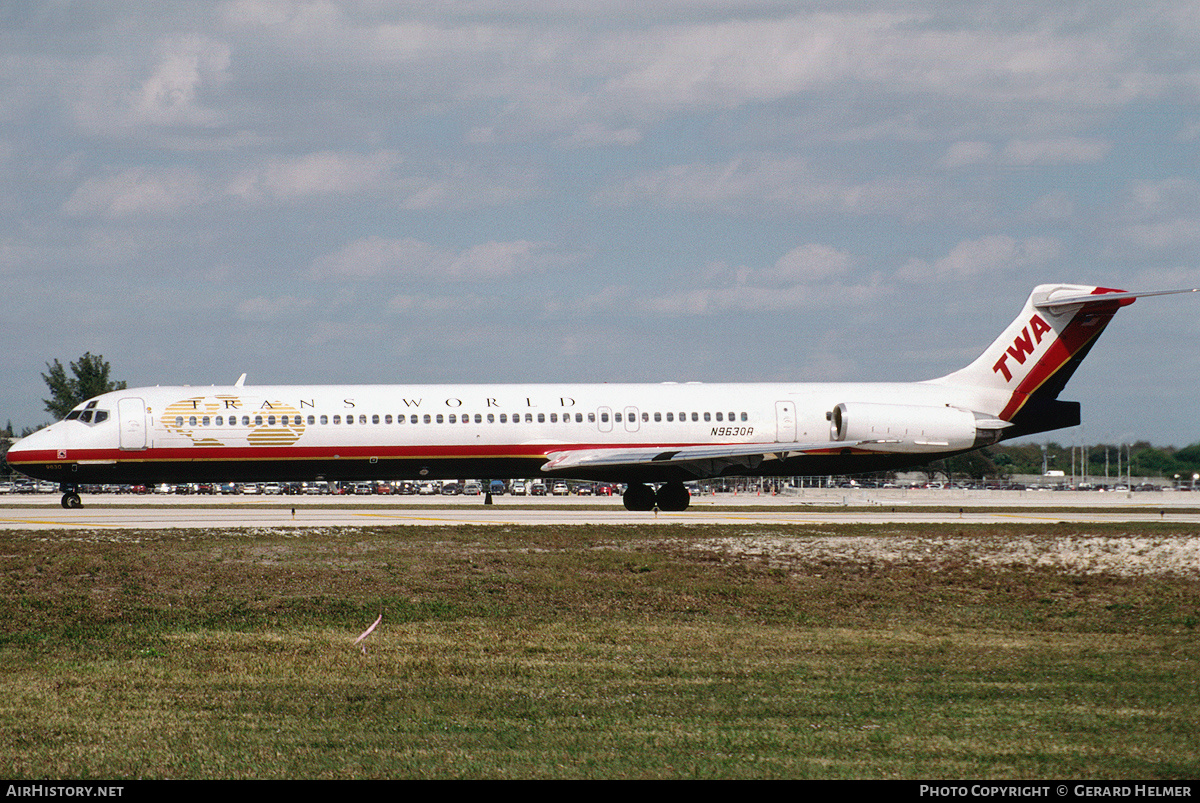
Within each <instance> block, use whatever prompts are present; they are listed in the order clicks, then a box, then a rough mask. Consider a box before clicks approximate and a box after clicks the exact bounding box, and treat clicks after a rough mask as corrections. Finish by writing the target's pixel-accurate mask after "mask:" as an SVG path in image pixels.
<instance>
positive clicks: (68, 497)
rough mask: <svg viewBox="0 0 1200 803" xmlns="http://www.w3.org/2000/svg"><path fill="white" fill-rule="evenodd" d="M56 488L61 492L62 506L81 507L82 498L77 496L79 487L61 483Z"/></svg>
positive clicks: (71, 508) (70, 508) (67, 507)
mask: <svg viewBox="0 0 1200 803" xmlns="http://www.w3.org/2000/svg"><path fill="white" fill-rule="evenodd" d="M58 490H60V491H62V492H63V498H62V506H63V507H65V508H66V509H67V510H74V509H75V508H80V507H83V500H82V499H80V498H79V489H78V488H77V487H76V486H74V485H67V484H66V483H63V484H62V485H61V486H60V487H59V489H58Z"/></svg>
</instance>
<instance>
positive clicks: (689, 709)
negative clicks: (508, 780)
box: [0, 525, 1200, 778]
mask: <svg viewBox="0 0 1200 803" xmlns="http://www.w3.org/2000/svg"><path fill="white" fill-rule="evenodd" d="M1195 538H1196V534H1195V533H1193V532H1191V531H1187V530H1185V529H1180V528H1172V527H1168V526H1158V527H1150V528H1146V529H1145V530H1143V531H1141V532H1138V533H1129V532H1124V531H1121V530H1118V529H1114V528H1112V527H1106V526H1088V527H1087V528H1086V529H1081V528H1075V527H1067V526H1062V525H1059V526H1047V527H1040V528H1037V527H1024V528H1021V529H1019V530H1016V529H1013V528H1004V527H979V528H973V529H964V528H951V527H946V528H937V527H928V526H923V527H896V528H889V529H888V530H887V531H880V529H879V528H870V527H863V526H846V527H837V528H829V527H825V528H823V530H817V529H815V528H795V529H787V530H780V529H779V528H771V529H759V528H745V527H739V528H721V527H694V528H693V527H680V528H677V529H673V530H665V529H663V528H654V529H652V530H648V531H641V530H639V529H637V528H632V527H628V528H627V527H615V526H614V527H592V526H580V527H571V528H551V527H524V528H523V527H461V528H440V527H439V528H413V527H404V528H395V529H390V528H380V529H339V530H333V531H329V532H312V531H307V530H278V531H244V530H235V531H226V532H200V531H195V532H186V531H182V532H179V531H177V532H136V533H135V532H124V533H116V534H114V533H111V532H105V533H76V532H70V533H66V532H59V533H49V534H45V533H29V532H20V533H15V532H9V533H0V569H2V573H0V578H2V583H3V586H2V587H0V612H2V613H3V623H4V624H3V626H2V630H0V672H3V676H4V683H5V690H6V692H7V693H6V695H5V699H4V702H3V703H2V704H0V774H3V775H4V776H5V777H14V778H15V777H51V778H54V777H106V778H118V777H119V778H134V777H197V778H199V777H216V778H223V777H229V778H232V777H238V778H245V777H252V778H276V777H305V778H346V777H488V778H501V777H512V778H549V777H568V778H582V777H610V778H611V777H722V778H732V777H870V778H884V777H911V778H960V777H961V778H966V777H973V778H1049V777H1062V778H1066V777H1074V778H1079V777H1092V778H1133V777H1137V778H1189V777H1196V776H1197V774H1198V773H1200V761H1198V760H1197V758H1196V756H1197V755H1200V749H1198V748H1200V724H1198V723H1200V686H1198V683H1197V680H1196V671H1195V670H1196V665H1197V664H1196V659H1197V658H1198V657H1200V649H1198V647H1197V645H1196V639H1195V635H1196V633H1195V628H1196V625H1197V622H1198V620H1200V581H1198V580H1197V578H1196V574H1195V569H1196V566H1195V561H1194V560H1193V559H1192V558H1191V555H1192V553H1191V552H1190V551H1189V549H1190V548H1191V547H1190V546H1189V544H1191V543H1192V542H1193V541H1194V539H1195ZM1056 555H1057V556H1060V557H1055V556H1056ZM1114 555H1115V556H1118V557H1119V556H1122V555H1123V556H1124V558H1122V559H1117V560H1116V561H1115V563H1114V557H1113V556H1114ZM997 556H1000V558H998V557H997ZM1065 556H1071V559H1070V560H1065V559H1062V558H1063V557H1065ZM1001 558H1002V559H1001ZM1151 558H1153V559H1151ZM1081 561H1082V562H1081ZM1133 565H1140V566H1141V567H1142V568H1141V569H1139V570H1138V571H1128V572H1122V571H1119V569H1120V567H1121V566H1133ZM1114 567H1116V568H1114ZM380 613H382V614H383V622H382V624H381V625H380V626H379V629H378V630H377V631H376V632H375V633H374V634H372V635H371V636H370V637H369V638H368V639H367V640H366V641H365V642H364V643H365V645H366V652H365V653H364V652H362V651H360V650H359V649H358V648H357V647H355V646H353V644H352V642H353V640H354V638H355V637H356V636H357V635H358V633H359V632H361V631H362V630H363V629H364V628H365V627H366V626H367V625H368V624H370V623H371V622H372V621H373V620H374V619H375V617H376V616H378V615H379V614H380Z"/></svg>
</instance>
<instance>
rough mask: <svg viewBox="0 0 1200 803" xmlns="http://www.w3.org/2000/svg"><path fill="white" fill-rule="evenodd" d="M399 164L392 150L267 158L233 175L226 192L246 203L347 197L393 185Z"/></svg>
mask: <svg viewBox="0 0 1200 803" xmlns="http://www.w3.org/2000/svg"><path fill="white" fill-rule="evenodd" d="M399 162H400V157H399V155H398V154H397V153H395V152H394V151H376V152H375V153H370V154H357V153H338V152H332V151H321V152H317V153H309V154H304V155H303V156H297V157H293V158H289V159H278V158H277V159H270V160H268V161H267V162H266V163H265V164H263V165H261V166H258V167H255V168H252V169H249V170H244V171H242V172H241V173H239V174H238V175H237V176H235V177H234V178H233V179H232V180H231V181H230V182H229V184H228V187H227V192H228V193H229V194H230V195H233V196H236V197H239V198H243V199H246V200H249V201H261V200H265V199H272V200H280V201H293V200H298V199H302V198H306V197H313V196H321V195H351V194H355V193H359V192H363V191H370V190H376V189H380V188H383V187H387V186H389V185H391V184H393V183H394V182H395V176H394V175H393V171H394V170H395V167H396V165H397V164H399Z"/></svg>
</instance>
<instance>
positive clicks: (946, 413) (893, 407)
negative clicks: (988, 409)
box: [829, 402, 1009, 452]
mask: <svg viewBox="0 0 1200 803" xmlns="http://www.w3.org/2000/svg"><path fill="white" fill-rule="evenodd" d="M1006 426H1009V424H1008V422H1006V421H1000V420H998V419H996V418H995V417H993V416H987V415H984V414H982V413H975V412H972V411H970V410H963V409H962V408H959V407H928V406H924V405H916V404H871V403H866V402H862V403H857V402H856V403H850V404H845V403H842V404H839V405H838V406H836V407H834V408H833V412H831V413H830V415H829V438H830V440H834V441H871V442H872V443H873V445H872V447H871V448H872V449H873V450H877V451H888V452H951V451H957V450H959V449H973V448H976V447H978V446H986V445H987V444H989V443H994V442H995V441H997V440H999V438H1000V430H1001V429H1003V428H1004V427H1006Z"/></svg>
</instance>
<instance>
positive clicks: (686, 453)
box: [8, 284, 1197, 511]
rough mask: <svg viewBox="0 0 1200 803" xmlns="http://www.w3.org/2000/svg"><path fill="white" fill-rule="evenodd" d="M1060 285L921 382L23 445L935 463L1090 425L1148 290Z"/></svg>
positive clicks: (300, 476) (563, 395) (97, 465)
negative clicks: (1103, 358)
mask: <svg viewBox="0 0 1200 803" xmlns="http://www.w3.org/2000/svg"><path fill="white" fill-rule="evenodd" d="M1187 292H1197V289H1190V290H1162V291H1151V292H1144V293H1132V292H1125V291H1122V290H1115V289H1112V288H1105V287H1090V286H1083V285H1074V284H1044V285H1039V286H1038V287H1036V288H1034V290H1033V292H1032V294H1030V296H1029V298H1028V300H1027V301H1026V302H1025V306H1024V307H1023V308H1022V309H1021V312H1020V314H1019V315H1017V317H1016V318H1015V319H1014V320H1013V322H1012V323H1011V324H1010V325H1009V326H1008V328H1007V329H1005V330H1004V332H1003V333H1001V335H1000V336H999V337H998V338H997V339H996V340H995V341H994V342H993V343H992V344H991V345H990V346H988V347H987V349H986V350H985V351H984V352H983V354H982V355H980V357H979V358H978V359H976V360H975V361H974V362H972V363H970V364H969V365H967V366H966V367H965V368H962V369H961V370H958V371H955V372H954V373H951V374H948V375H946V376H943V377H939V378H937V379H930V380H926V381H923V382H907V383H895V382H893V383H886V382H876V383H799V382H797V383H786V382H784V383H758V384H744V383H743V384H707V383H705V384H700V383H690V382H689V383H684V384H677V383H664V384H554V385H550V384H533V385H518V384H507V385H449V384H447V385H264V386H255V385H247V384H246V383H245V378H246V377H245V374H243V375H242V377H241V378H240V379H239V380H238V381H237V382H236V383H234V384H233V385H228V386H212V387H191V386H182V387H144V388H134V389H128V390H118V391H113V392H111V393H105V394H103V395H100V396H97V397H95V398H93V399H89V400H87V401H86V402H84V403H82V404H80V405H79V406H77V407H76V408H75V409H73V410H72V411H71V412H70V413H69V414H68V415H67V416H66V417H65V418H64V419H63V420H61V421H58V422H56V423H54V424H51V425H50V426H48V427H45V428H44V429H41V430H39V431H37V432H35V433H33V434H31V435H29V436H28V437H25V438H22V439H21V440H20V441H18V442H17V443H15V444H13V446H12V448H11V449H10V450H9V452H8V463H9V464H10V465H11V466H13V467H14V468H16V469H17V470H19V471H21V472H22V473H24V474H28V475H29V476H31V477H36V478H38V479H44V480H50V481H53V482H56V483H58V484H59V487H60V490H61V492H62V494H63V497H62V505H63V507H66V508H78V507H80V506H81V505H82V502H81V499H80V496H79V488H80V486H81V485H85V484H91V483H96V484H106V483H118V484H124V483H129V484H140V483H145V484H151V483H155V484H157V483H169V482H182V483H188V482H271V481H274V482H285V481H287V482H296V481H333V480H340V481H354V480H402V479H412V480H436V479H454V478H462V477H488V478H496V479H513V478H525V477H536V476H542V477H546V478H555V479H564V478H570V479H578V480H595V481H604V482H614V483H623V484H625V485H626V486H627V489H626V490H625V492H624V497H623V501H624V504H625V507H626V508H627V509H629V510H634V511H650V510H654V509H655V508H657V509H659V510H664V511H682V510H685V509H687V507H688V504H689V499H690V498H689V493H688V490H687V488H686V487H685V485H684V483H685V482H687V481H689V480H696V479H706V478H714V477H727V476H734V475H756V476H795V475H827V474H858V473H864V472H872V471H880V470H893V469H901V468H905V467H911V466H916V465H922V464H925V463H928V462H930V461H932V460H937V459H940V458H944V457H949V456H952V455H957V454H961V453H964V452H969V451H971V450H973V449H979V448H981V447H984V446H987V445H988V444H992V443H996V442H997V441H1001V440H1005V439H1009V438H1015V437H1018V436H1023V435H1030V434H1033V433H1037V432H1045V431H1049V430H1054V429H1060V428H1063V427H1070V426H1075V425H1077V424H1079V422H1080V408H1079V403H1078V402H1070V401H1060V400H1059V399H1058V395H1059V393H1060V392H1061V391H1062V390H1063V387H1064V386H1065V384H1066V382H1067V380H1068V379H1069V378H1070V377H1071V375H1072V374H1073V373H1074V371H1075V369H1076V368H1077V367H1078V366H1079V363H1080V362H1081V361H1082V360H1083V358H1084V357H1085V356H1087V354H1088V352H1089V351H1090V350H1091V348H1092V346H1093V345H1095V342H1096V338H1097V337H1098V336H1099V335H1100V333H1101V332H1102V331H1103V330H1104V328H1105V326H1107V325H1108V322H1109V320H1110V319H1111V318H1112V316H1113V315H1114V314H1115V313H1116V311H1117V310H1118V309H1119V308H1121V307H1123V306H1126V305H1129V304H1132V303H1133V301H1134V300H1135V299H1136V298H1138V297H1140V296H1155V295H1169V294H1173V293H1187Z"/></svg>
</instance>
